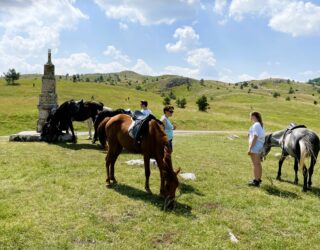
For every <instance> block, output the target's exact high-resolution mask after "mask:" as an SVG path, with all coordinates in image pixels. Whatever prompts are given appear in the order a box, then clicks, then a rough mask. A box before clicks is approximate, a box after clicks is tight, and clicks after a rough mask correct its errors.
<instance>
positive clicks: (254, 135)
mask: <svg viewBox="0 0 320 250" xmlns="http://www.w3.org/2000/svg"><path fill="white" fill-rule="evenodd" d="M250 119H251V121H252V123H253V125H252V126H251V127H250V129H249V148H248V155H249V156H250V158H251V161H252V165H253V176H254V179H253V180H252V181H250V182H249V183H248V185H249V186H254V187H259V186H260V183H261V176H262V165H261V155H260V154H261V152H262V149H263V143H264V129H263V122H262V116H261V114H260V113H259V112H252V113H250Z"/></svg>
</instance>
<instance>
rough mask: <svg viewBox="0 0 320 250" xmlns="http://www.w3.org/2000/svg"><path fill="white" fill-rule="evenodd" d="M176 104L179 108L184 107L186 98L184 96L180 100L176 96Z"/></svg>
mask: <svg viewBox="0 0 320 250" xmlns="http://www.w3.org/2000/svg"><path fill="white" fill-rule="evenodd" d="M176 104H177V106H178V107H179V108H182V109H184V108H185V107H186V104H187V100H186V98H182V99H181V100H180V99H179V98H178V99H177V101H176Z"/></svg>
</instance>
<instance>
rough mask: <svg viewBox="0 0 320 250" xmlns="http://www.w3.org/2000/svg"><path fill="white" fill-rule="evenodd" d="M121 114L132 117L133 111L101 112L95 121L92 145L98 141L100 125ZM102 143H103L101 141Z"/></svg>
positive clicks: (107, 110)
mask: <svg viewBox="0 0 320 250" xmlns="http://www.w3.org/2000/svg"><path fill="white" fill-rule="evenodd" d="M119 114H127V115H130V116H131V110H130V109H116V110H111V109H106V110H103V111H101V112H100V113H99V114H98V115H97V117H96V119H95V121H94V136H93V139H92V143H96V141H97V139H98V127H99V125H100V123H101V122H102V121H103V120H104V119H105V118H107V117H113V116H115V115H119ZM100 143H101V141H100ZM101 145H102V146H104V145H103V144H101Z"/></svg>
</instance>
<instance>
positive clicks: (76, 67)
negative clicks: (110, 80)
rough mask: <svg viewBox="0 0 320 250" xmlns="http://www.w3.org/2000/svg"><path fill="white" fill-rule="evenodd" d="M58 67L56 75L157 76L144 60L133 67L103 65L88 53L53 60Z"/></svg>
mask: <svg viewBox="0 0 320 250" xmlns="http://www.w3.org/2000/svg"><path fill="white" fill-rule="evenodd" d="M53 63H54V64H55V65H56V74H62V75H64V74H67V73H69V74H83V73H109V72H120V71H123V70H133V71H135V72H137V73H139V74H143V75H156V73H155V72H154V70H153V69H152V68H151V67H150V66H149V65H148V64H147V63H146V62H145V61H144V60H142V59H138V60H137V61H136V63H135V64H134V65H133V66H128V65H123V64H122V63H120V62H117V61H113V62H110V63H101V62H98V61H97V60H95V59H94V58H92V57H91V56H89V55H88V54H87V53H84V52H82V53H74V54H71V55H70V56H69V57H67V58H56V59H53Z"/></svg>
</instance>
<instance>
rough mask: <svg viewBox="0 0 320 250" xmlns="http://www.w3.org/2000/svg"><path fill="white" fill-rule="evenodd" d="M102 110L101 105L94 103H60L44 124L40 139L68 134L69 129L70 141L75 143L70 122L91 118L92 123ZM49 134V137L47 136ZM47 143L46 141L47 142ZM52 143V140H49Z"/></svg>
mask: <svg viewBox="0 0 320 250" xmlns="http://www.w3.org/2000/svg"><path fill="white" fill-rule="evenodd" d="M102 109H103V103H101V102H96V101H86V102H84V101H83V100H80V101H75V100H69V101H66V102H64V103H62V104H61V105H60V106H59V107H58V109H57V110H56V111H55V112H54V113H53V114H52V115H50V116H49V117H48V119H47V123H46V124H45V126H44V128H43V131H42V134H41V135H42V137H43V138H47V139H48V138H49V141H50V138H51V139H52V136H51V137H50V133H53V132H54V133H57V134H59V133H60V134H61V133H62V131H64V130H65V131H66V132H67V133H69V128H70V130H71V133H72V141H73V142H76V137H75V134H74V130H73V124H72V121H85V120H87V119H89V118H91V119H92V120H93V121H94V120H95V117H96V116H97V114H98V112H99V111H101V110H102ZM48 133H49V135H48ZM47 141H48V140H47ZM51 141H54V140H51Z"/></svg>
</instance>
